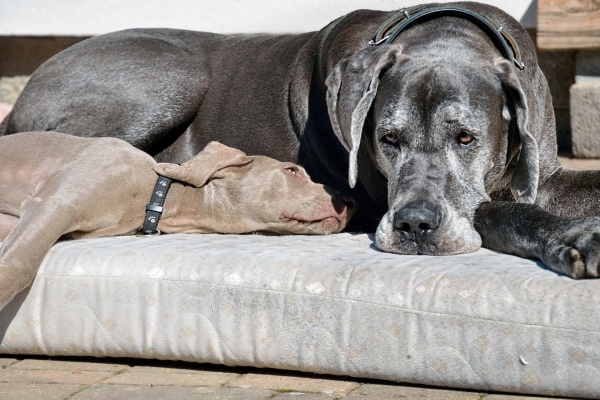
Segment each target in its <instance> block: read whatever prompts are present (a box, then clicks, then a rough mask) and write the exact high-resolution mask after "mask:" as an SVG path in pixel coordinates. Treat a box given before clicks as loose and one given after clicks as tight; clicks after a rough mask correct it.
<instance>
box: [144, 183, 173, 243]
mask: <svg viewBox="0 0 600 400" xmlns="http://www.w3.org/2000/svg"><path fill="white" fill-rule="evenodd" d="M170 187H171V179H170V178H167V177H166V176H162V175H159V176H158V179H157V180H156V184H155V185H154V190H153V191H152V196H150V202H149V203H148V205H147V206H146V218H144V224H143V225H142V227H141V228H140V230H139V232H140V233H141V234H144V235H154V234H156V233H159V234H160V231H159V230H158V229H157V227H158V220H160V216H161V214H162V212H163V205H164V203H165V198H166V197H167V192H168V191H169V188H170Z"/></svg>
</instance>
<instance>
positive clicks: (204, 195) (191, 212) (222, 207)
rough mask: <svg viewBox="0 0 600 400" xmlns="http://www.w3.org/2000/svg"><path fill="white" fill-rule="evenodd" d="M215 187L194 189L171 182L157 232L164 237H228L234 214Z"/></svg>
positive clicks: (233, 221) (208, 186)
mask: <svg viewBox="0 0 600 400" xmlns="http://www.w3.org/2000/svg"><path fill="white" fill-rule="evenodd" d="M233 211H234V207H232V205H231V201H230V199H229V198H228V196H226V195H225V193H223V190H220V188H219V187H218V186H217V185H214V184H211V183H208V184H207V185H205V186H203V187H201V188H197V187H193V186H189V185H184V184H182V183H180V182H173V183H172V184H171V188H170V189H169V193H168V195H167V197H166V199H165V204H164V207H163V213H162V216H161V218H160V220H159V222H158V230H159V231H161V232H164V233H228V232H224V229H227V228H226V227H228V226H229V225H233V224H234V223H235V222H236V221H235V219H236V213H235V212H233Z"/></svg>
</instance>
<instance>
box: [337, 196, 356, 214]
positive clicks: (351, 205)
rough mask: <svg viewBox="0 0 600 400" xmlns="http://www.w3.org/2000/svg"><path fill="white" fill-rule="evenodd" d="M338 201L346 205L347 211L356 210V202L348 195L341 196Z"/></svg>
mask: <svg viewBox="0 0 600 400" xmlns="http://www.w3.org/2000/svg"><path fill="white" fill-rule="evenodd" d="M340 199H341V200H342V202H343V203H344V204H345V205H346V208H347V209H348V210H352V211H354V210H356V208H357V203H356V200H354V198H353V197H352V196H350V195H348V194H343V195H341V196H340Z"/></svg>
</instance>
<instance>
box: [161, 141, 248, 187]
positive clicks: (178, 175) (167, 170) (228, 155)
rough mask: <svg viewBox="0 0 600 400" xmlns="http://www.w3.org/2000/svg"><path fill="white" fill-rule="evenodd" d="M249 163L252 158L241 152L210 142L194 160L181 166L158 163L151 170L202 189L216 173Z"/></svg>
mask: <svg viewBox="0 0 600 400" xmlns="http://www.w3.org/2000/svg"><path fill="white" fill-rule="evenodd" d="M251 162H252V158H251V157H248V156H247V155H246V153H244V152H242V151H241V150H238V149H234V148H231V147H228V146H225V145H224V144H221V143H219V142H210V143H209V144H207V145H206V147H205V148H204V150H202V151H201V152H200V153H198V154H197V155H196V156H195V157H194V158H192V159H191V160H189V161H186V162H184V163H183V164H181V165H177V164H171V163H159V164H155V165H154V166H153V167H152V168H153V169H154V171H155V172H156V173H157V174H159V175H162V176H166V177H167V178H171V179H174V180H177V181H180V182H183V183H187V184H190V185H192V186H195V187H202V186H204V185H206V183H207V182H208V181H209V180H210V179H211V178H212V177H213V175H214V174H215V173H216V172H217V171H219V170H221V169H223V168H227V167H240V166H243V165H247V164H249V163H251Z"/></svg>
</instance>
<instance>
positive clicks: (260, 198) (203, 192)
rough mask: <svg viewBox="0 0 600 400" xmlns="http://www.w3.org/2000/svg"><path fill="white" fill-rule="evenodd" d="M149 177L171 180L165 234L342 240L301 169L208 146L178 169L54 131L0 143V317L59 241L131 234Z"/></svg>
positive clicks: (339, 204)
mask: <svg viewBox="0 0 600 400" xmlns="http://www.w3.org/2000/svg"><path fill="white" fill-rule="evenodd" d="M157 174H159V175H162V176H165V177H168V178H171V179H173V183H172V184H171V187H170V190H169V191H168V196H166V197H165V202H164V210H163V212H162V216H161V218H160V219H159V222H158V229H159V230H160V231H162V232H165V233H178V232H183V233H211V232H213V233H217V232H218V233H246V232H255V231H268V232H275V233H284V234H285V233H294V234H328V233H335V232H339V231H341V230H342V229H343V228H344V227H345V226H346V224H347V222H348V220H349V218H350V216H351V214H352V213H353V211H354V202H353V201H351V200H350V201H345V200H343V199H341V198H340V197H338V196H337V195H335V194H333V192H332V191H330V190H329V189H327V188H325V187H324V186H323V185H319V184H316V183H313V182H312V181H311V180H310V178H309V177H308V175H307V174H306V172H305V171H304V169H302V168H301V167H298V166H297V165H295V164H292V163H283V162H279V161H277V160H274V159H272V158H269V157H264V156H254V157H250V156H247V155H246V154H244V153H243V152H241V151H239V150H236V149H233V148H230V147H227V146H225V145H222V144H220V143H218V142H211V143H210V144H208V145H207V146H206V148H205V149H204V150H203V151H201V152H200V153H199V154H198V155H196V157H194V158H193V159H191V160H190V161H188V162H185V163H184V164H182V165H177V164H168V163H160V164H157V163H156V162H155V161H154V159H153V158H152V157H150V156H149V155H147V154H146V153H144V152H143V151H141V150H137V149H136V148H134V147H133V146H131V145H129V144H127V143H126V142H124V141H122V140H120V139H114V138H94V139H89V138H87V139H86V138H78V137H74V136H69V135H65V134H61V133H56V132H37V133H32V132H30V133H19V134H15V135H10V136H6V137H2V138H0V240H4V243H3V245H2V247H1V248H0V309H2V308H3V307H4V306H5V305H6V304H7V303H8V302H9V301H10V300H11V299H12V298H13V297H14V296H15V295H16V294H17V293H18V292H20V291H21V290H23V289H24V288H26V287H27V286H28V285H29V284H30V283H31V281H32V280H33V278H34V277H35V274H36V272H37V270H38V268H39V266H40V264H41V262H42V261H43V259H44V257H45V255H46V253H47V252H48V250H49V249H50V247H52V245H53V244H54V243H55V242H56V241H57V240H59V239H60V238H69V239H78V238H90V237H101V236H115V235H131V234H135V233H136V232H138V229H139V228H140V226H141V225H142V222H143V221H144V215H145V212H146V205H147V204H148V202H149V200H150V197H151V194H152V192H153V188H154V185H155V183H156V181H157Z"/></svg>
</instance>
